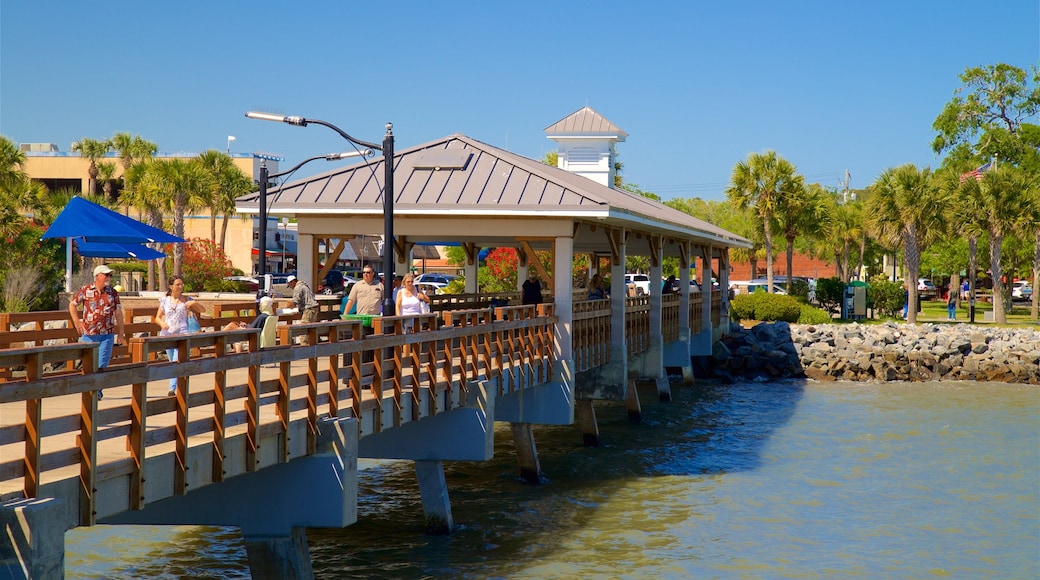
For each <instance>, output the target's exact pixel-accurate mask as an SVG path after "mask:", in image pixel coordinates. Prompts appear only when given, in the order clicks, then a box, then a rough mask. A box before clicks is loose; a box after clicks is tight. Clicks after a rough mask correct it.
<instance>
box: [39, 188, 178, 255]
mask: <svg viewBox="0 0 1040 580" xmlns="http://www.w3.org/2000/svg"><path fill="white" fill-rule="evenodd" d="M48 238H84V239H86V240H87V241H88V242H114V243H120V244H144V243H148V242H162V243H171V242H184V241H186V240H184V239H183V238H178V237H177V236H175V235H173V234H169V233H166V232H165V231H163V230H160V229H158V228H153V227H152V226H150V225H148V224H145V223H141V222H139V221H137V220H135V219H133V218H129V217H127V216H125V215H123V214H121V213H119V212H114V211H112V210H110V209H108V208H107V207H102V206H100V205H97V204H96V203H91V202H89V201H87V200H85V199H83V198H82V197H74V198H72V199H71V200H70V201H69V203H68V204H67V205H66V206H65V209H63V210H61V213H60V214H58V217H57V218H55V220H54V223H52V224H51V225H50V226H48V227H47V232H46V233H45V234H43V239H48Z"/></svg>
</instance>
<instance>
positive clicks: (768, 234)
mask: <svg viewBox="0 0 1040 580" xmlns="http://www.w3.org/2000/svg"><path fill="white" fill-rule="evenodd" d="M730 182H731V185H730V187H729V188H728V189H727V190H726V197H728V198H729V200H730V202H731V203H733V204H734V205H736V206H737V207H739V208H740V209H746V208H753V209H754V212H755V215H756V216H757V218H758V220H759V221H760V222H761V223H762V230H763V237H764V239H765V252H766V279H767V281H768V288H769V291H770V292H772V290H773V231H772V222H773V220H774V215H775V213H776V212H777V208H778V206H780V205H781V204H783V203H784V201H783V200H784V199H786V198H789V197H792V196H793V195H796V193H797V192H798V191H799V190H801V189H802V188H803V187H804V180H803V178H802V177H801V176H800V175H797V172H796V169H795V166H794V165H793V164H792V163H791V162H789V161H787V160H786V159H784V158H783V157H780V156H779V155H777V154H776V152H775V151H767V152H765V153H761V154H760V153H752V154H751V155H749V156H748V158H747V160H746V161H741V162H740V163H737V165H736V166H735V167H734V168H733V175H732V177H731V178H730Z"/></svg>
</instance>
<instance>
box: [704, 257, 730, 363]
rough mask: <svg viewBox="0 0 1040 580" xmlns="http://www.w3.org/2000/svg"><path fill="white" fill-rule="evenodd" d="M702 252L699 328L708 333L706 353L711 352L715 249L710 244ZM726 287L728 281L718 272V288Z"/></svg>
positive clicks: (727, 286)
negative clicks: (702, 296)
mask: <svg viewBox="0 0 1040 580" xmlns="http://www.w3.org/2000/svg"><path fill="white" fill-rule="evenodd" d="M702 252H703V253H702V254H701V256H702V260H703V263H704V278H705V280H704V281H703V284H702V288H701V290H702V291H704V304H703V309H702V310H701V329H702V330H704V331H706V332H707V333H708V353H707V354H711V342H712V337H711V332H712V324H711V300H712V292H713V291H714V288H713V286H712V284H711V258H712V254H713V253H714V252H715V250H714V248H712V247H711V246H707V247H704V248H702ZM726 288H729V283H728V282H724V281H723V278H722V273H721V272H720V273H719V290H720V291H721V290H724V289H726Z"/></svg>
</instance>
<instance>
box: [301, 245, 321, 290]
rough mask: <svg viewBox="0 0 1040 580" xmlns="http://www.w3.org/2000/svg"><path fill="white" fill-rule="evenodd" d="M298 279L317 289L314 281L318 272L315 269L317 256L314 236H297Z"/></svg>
mask: <svg viewBox="0 0 1040 580" xmlns="http://www.w3.org/2000/svg"><path fill="white" fill-rule="evenodd" d="M296 240H297V241H296V252H297V256H296V277H297V278H299V279H300V280H303V281H304V282H306V283H307V284H309V285H310V287H311V288H317V285H316V284H315V282H317V281H316V280H314V276H315V275H317V272H316V271H315V269H314V265H315V260H316V256H315V255H314V246H315V244H314V236H313V235H312V234H304V233H299V234H297V236H296Z"/></svg>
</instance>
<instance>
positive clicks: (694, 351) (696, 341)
mask: <svg viewBox="0 0 1040 580" xmlns="http://www.w3.org/2000/svg"><path fill="white" fill-rule="evenodd" d="M711 253H712V249H711V246H698V247H697V248H696V250H695V254H696V255H697V256H698V257H699V258H700V260H701V267H700V268H698V270H699V271H700V273H701V279H700V280H698V282H700V287H701V300H703V302H702V303H701V327H700V328H691V329H690V333H691V336H690V356H697V357H706V356H711V345H712V343H713V340H712V324H711V297H712V285H711V271H712V270H711Z"/></svg>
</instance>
